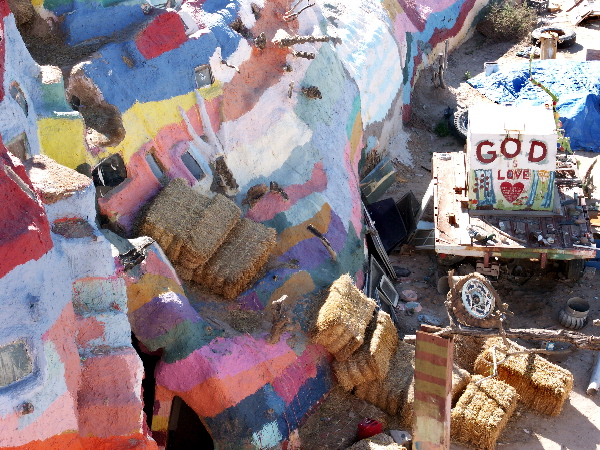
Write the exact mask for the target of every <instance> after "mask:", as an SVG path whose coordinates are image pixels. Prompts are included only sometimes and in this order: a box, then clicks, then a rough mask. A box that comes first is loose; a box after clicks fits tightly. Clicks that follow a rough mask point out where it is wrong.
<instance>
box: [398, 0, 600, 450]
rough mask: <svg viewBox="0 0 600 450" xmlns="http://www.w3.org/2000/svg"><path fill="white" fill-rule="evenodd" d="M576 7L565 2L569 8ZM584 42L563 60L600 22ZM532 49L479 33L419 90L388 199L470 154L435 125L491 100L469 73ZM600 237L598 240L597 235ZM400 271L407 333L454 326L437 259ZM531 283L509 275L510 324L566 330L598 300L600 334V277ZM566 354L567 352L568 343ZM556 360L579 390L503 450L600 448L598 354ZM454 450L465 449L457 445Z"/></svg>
mask: <svg viewBox="0 0 600 450" xmlns="http://www.w3.org/2000/svg"><path fill="white" fill-rule="evenodd" d="M572 4H573V2H571V1H569V2H566V1H565V2H564V5H565V6H564V9H567V8H568V7H570V6H571V5H572ZM542 19H544V20H546V21H551V22H552V23H553V24H554V23H559V24H563V25H568V24H570V22H569V18H568V16H567V15H566V14H565V13H564V12H561V13H558V14H553V15H550V14H548V15H546V16H544V17H542ZM576 33H577V43H576V44H575V45H573V46H572V47H570V48H568V49H565V50H559V54H558V59H572V60H580V61H583V60H585V58H586V50H587V48H600V20H596V21H590V22H588V23H586V24H585V26H580V27H577V28H576ZM528 45H529V44H528V43H522V44H516V45H515V44H511V43H497V42H491V41H490V40H489V39H487V38H485V37H484V36H483V35H481V34H479V33H477V32H476V33H475V35H474V36H473V37H472V38H471V39H469V40H468V41H467V42H465V43H464V44H463V45H462V46H461V47H460V48H458V49H456V50H455V51H454V52H452V53H451V54H450V56H449V60H448V66H449V67H448V70H447V72H446V82H447V84H448V88H447V89H446V90H441V89H439V88H435V87H434V86H433V84H432V82H431V78H430V76H429V74H428V73H427V72H425V73H424V74H423V75H422V76H421V77H420V79H419V81H418V83H417V85H416V86H415V89H414V95H413V100H412V112H413V114H412V118H411V122H410V123H409V124H408V126H407V127H406V131H407V132H408V135H409V138H408V143H407V150H408V152H410V158H411V159H412V162H413V165H412V167H411V166H409V165H405V164H401V163H398V164H397V166H396V167H397V180H398V182H397V183H396V184H395V185H394V186H393V187H392V188H391V189H390V190H389V191H388V192H387V194H386V196H393V197H394V198H400V197H401V196H402V195H403V194H404V193H406V192H408V191H409V190H412V191H413V193H414V194H415V195H416V196H417V198H418V199H420V198H421V197H422V195H423V193H424V192H425V190H426V188H427V185H428V183H429V180H430V177H431V174H430V170H431V153H433V152H439V151H444V152H451V151H462V149H463V146H462V144H461V143H459V142H458V141H457V140H456V139H455V138H454V137H452V136H448V137H444V138H440V137H438V136H437V135H436V134H435V133H434V132H433V128H434V126H435V125H436V124H437V123H438V122H439V121H441V120H442V119H443V116H444V111H445V110H446V108H448V107H451V108H456V107H457V106H459V107H466V106H468V105H471V104H473V103H476V102H481V101H488V100H487V99H485V98H484V97H482V96H481V95H480V94H479V93H478V92H476V91H475V89H473V88H472V87H470V86H469V85H468V84H467V83H466V82H465V73H467V72H468V73H469V74H470V75H471V76H475V75H477V74H479V73H480V72H482V71H483V64H484V63H485V62H487V61H499V62H500V63H502V62H503V61H517V60H520V61H523V60H524V59H523V58H520V57H518V56H516V52H517V51H519V50H522V49H524V48H525V47H527V46H528ZM597 156H598V153H589V152H578V153H577V157H578V159H579V160H580V162H581V168H582V170H585V169H586V168H587V167H588V166H589V165H590V164H591V162H592V161H593V160H594V158H595V157H597ZM597 166H599V167H597V168H596V172H595V173H596V177H595V178H596V180H600V164H598V165H597ZM591 200H592V201H599V202H600V191H599V190H598V188H596V190H595V191H594V193H593V194H592V198H591ZM596 231H600V230H596ZM595 237H596V238H598V235H596V236H595ZM392 261H393V263H394V265H397V266H401V267H406V268H408V269H410V270H411V271H412V274H411V276H410V277H409V279H406V280H403V281H402V283H400V284H398V285H397V286H396V287H397V289H398V291H401V290H403V289H412V290H414V291H416V292H417V294H418V296H419V301H420V302H421V305H422V307H423V311H422V312H420V313H417V314H415V315H412V316H409V315H406V312H404V311H399V312H398V313H399V317H400V319H401V321H402V331H404V332H405V333H407V334H413V333H414V331H415V330H416V329H417V327H418V326H419V322H418V318H417V316H418V314H431V315H434V316H436V317H438V318H440V319H441V320H442V321H443V324H447V323H448V321H447V318H446V313H445V308H444V306H443V302H444V298H445V296H443V295H441V294H438V293H437V290H436V288H435V282H436V279H437V277H438V276H440V275H443V274H444V269H443V268H442V267H438V265H437V259H436V257H435V255H434V254H433V253H423V252H420V253H413V254H393V255H392ZM526 270H527V271H528V277H526V278H521V279H515V278H514V277H510V276H502V277H501V278H500V280H499V281H498V282H497V283H496V285H495V287H496V289H497V290H498V293H499V294H500V296H501V298H502V300H503V301H504V302H506V303H508V304H509V308H510V310H511V311H512V312H514V313H515V314H514V317H511V318H509V322H508V326H509V327H514V328H519V327H528V326H534V327H536V328H549V327H557V328H558V327H560V325H559V323H558V313H559V311H560V309H561V308H562V307H563V306H564V304H565V302H566V300H567V299H569V298H571V297H575V296H578V297H582V298H585V299H586V300H588V301H589V302H590V305H591V309H590V313H589V319H590V321H588V325H587V326H586V327H585V328H584V329H583V330H581V331H582V332H583V333H586V334H590V335H592V334H593V335H600V327H593V326H592V325H591V324H590V322H591V319H595V318H600V300H598V296H599V295H600V274H596V275H595V276H594V277H592V278H590V279H582V280H581V281H578V282H576V283H572V282H569V281H567V280H566V279H565V277H564V274H563V273H562V272H563V271H564V268H563V267H562V266H560V265H554V264H550V265H549V267H547V268H546V269H545V270H543V271H542V270H541V269H540V268H539V264H537V263H536V264H531V266H530V267H527V268H526ZM521 343H522V344H524V345H527V346H528V347H536V346H537V347H539V346H540V343H539V342H538V343H535V342H521ZM557 347H558V348H567V347H568V346H567V345H566V344H560V345H558V346H557ZM550 359H551V360H552V361H553V362H556V363H558V364H560V365H561V366H563V367H565V368H567V369H569V370H570V371H572V373H573V375H574V377H575V385H574V389H573V391H572V393H571V395H570V397H569V400H568V402H567V403H566V404H565V406H564V409H563V411H562V413H561V414H560V416H558V417H556V418H550V417H546V416H541V415H537V414H534V413H532V412H530V411H526V410H524V409H519V410H518V412H517V413H516V414H515V416H513V418H512V419H511V420H510V422H509V424H508V426H507V428H506V430H505V431H504V433H503V434H502V435H501V437H500V439H499V441H498V448H505V449H572V450H592V449H598V448H600V397H598V396H596V397H590V396H587V395H586V394H585V390H586V388H587V386H588V382H589V376H590V373H591V369H592V365H593V363H594V352H591V351H583V350H579V351H575V352H573V353H571V354H569V355H563V356H552V357H550ZM451 448H452V449H457V450H458V449H463V448H465V447H462V446H459V445H456V444H453V445H452V447H451Z"/></svg>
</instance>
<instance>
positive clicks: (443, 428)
mask: <svg viewBox="0 0 600 450" xmlns="http://www.w3.org/2000/svg"><path fill="white" fill-rule="evenodd" d="M416 341H417V347H416V352H415V400H414V424H413V435H414V438H413V442H414V448H415V449H418V450H442V449H449V448H450V408H451V400H452V395H451V394H452V361H453V344H452V339H446V338H442V337H439V336H435V335H433V334H429V333H426V332H423V331H417V338H416Z"/></svg>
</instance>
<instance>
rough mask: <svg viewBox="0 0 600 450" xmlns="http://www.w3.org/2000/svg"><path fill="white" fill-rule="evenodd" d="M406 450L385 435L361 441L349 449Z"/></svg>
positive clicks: (380, 434)
mask: <svg viewBox="0 0 600 450" xmlns="http://www.w3.org/2000/svg"><path fill="white" fill-rule="evenodd" d="M384 449H385V450H406V447H404V446H403V445H400V444H397V443H396V441H394V439H393V438H392V437H391V436H389V435H387V434H385V433H379V434H376V435H375V436H371V437H370V438H366V439H361V440H360V441H358V442H357V443H356V444H354V445H352V446H350V447H348V450H384Z"/></svg>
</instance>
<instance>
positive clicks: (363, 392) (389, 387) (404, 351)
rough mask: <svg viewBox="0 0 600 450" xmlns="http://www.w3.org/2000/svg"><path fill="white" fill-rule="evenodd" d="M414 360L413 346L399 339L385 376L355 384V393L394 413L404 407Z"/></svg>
mask: <svg viewBox="0 0 600 450" xmlns="http://www.w3.org/2000/svg"><path fill="white" fill-rule="evenodd" d="M414 361H415V347H414V346H413V345H410V344H407V343H405V342H403V341H400V342H399V343H398V346H397V350H396V352H395V353H394V355H393V356H392V358H391V360H390V366H389V370H388V373H387V375H386V376H385V378H384V379H383V380H375V381H370V382H367V383H362V384H359V385H358V386H356V390H355V392H354V393H355V395H356V396H357V397H359V398H362V399H363V400H365V401H367V402H369V403H371V404H373V405H375V406H377V407H378V408H379V409H381V410H383V411H385V412H387V413H388V414H390V415H392V416H394V415H396V414H397V413H398V411H399V409H400V408H403V409H404V408H405V407H406V405H405V403H406V400H407V399H408V394H409V390H410V385H411V383H412V382H413V377H414V369H415V366H414V364H415V362H414ZM411 409H412V405H411Z"/></svg>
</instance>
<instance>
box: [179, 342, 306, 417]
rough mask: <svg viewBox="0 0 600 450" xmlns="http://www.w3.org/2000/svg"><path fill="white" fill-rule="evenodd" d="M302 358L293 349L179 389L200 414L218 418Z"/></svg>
mask: <svg viewBox="0 0 600 450" xmlns="http://www.w3.org/2000/svg"><path fill="white" fill-rule="evenodd" d="M297 359H298V357H297V356H296V354H295V353H294V352H293V351H292V350H290V351H289V352H286V353H285V354H283V355H281V356H278V357H276V358H273V359H270V360H268V361H265V362H262V363H260V364H257V365H256V366H254V367H252V369H250V370H246V371H244V372H239V373H237V374H235V375H233V376H227V377H223V378H209V379H208V380H206V381H204V382H202V383H200V384H198V385H197V386H195V387H193V388H192V389H190V390H189V391H187V392H176V393H175V394H176V395H179V396H180V397H181V398H182V399H183V401H185V402H186V403H187V404H188V405H189V406H190V407H191V408H192V409H193V410H194V411H196V413H197V414H198V415H199V416H200V417H214V416H216V415H217V414H219V413H221V412H223V411H224V410H226V409H227V408H230V407H232V406H235V405H237V404H238V403H239V402H240V401H242V400H243V399H245V398H246V397H248V396H250V395H252V394H254V393H255V392H256V391H258V390H259V389H260V388H261V387H263V386H264V385H265V384H267V383H272V382H273V380H275V379H276V378H277V376H279V374H281V373H282V372H283V370H284V369H285V368H286V367H288V366H289V365H290V364H293V363H294V362H295V361H296V360H297Z"/></svg>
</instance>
